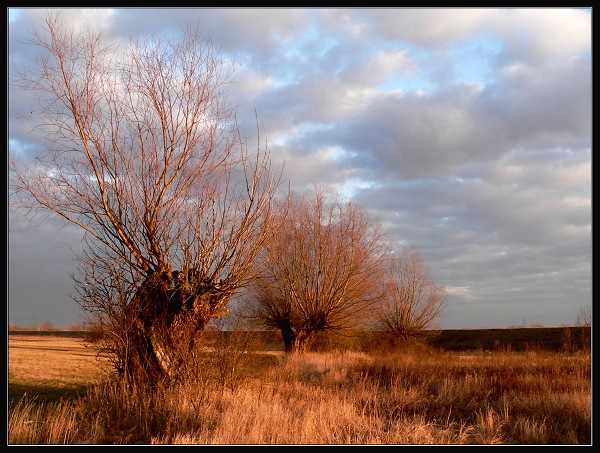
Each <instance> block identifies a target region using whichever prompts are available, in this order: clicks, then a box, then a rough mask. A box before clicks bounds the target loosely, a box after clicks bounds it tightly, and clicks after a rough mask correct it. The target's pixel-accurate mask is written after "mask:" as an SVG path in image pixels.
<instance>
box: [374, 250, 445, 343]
mask: <svg viewBox="0 0 600 453" xmlns="http://www.w3.org/2000/svg"><path fill="white" fill-rule="evenodd" d="M446 302H447V292H446V289H445V288H444V287H443V286H442V285H438V284H436V283H435V282H434V281H433V279H432V277H431V275H430V273H429V270H428V268H427V265H426V264H425V262H424V261H423V258H422V256H421V254H420V253H419V252H418V251H417V250H416V249H415V248H414V247H412V246H410V247H406V248H404V249H403V250H402V254H401V255H400V256H392V257H391V258H390V260H389V266H388V268H387V274H386V283H385V296H384V297H383V298H382V299H381V301H380V303H379V304H378V306H377V315H376V318H377V321H378V324H379V325H380V327H381V328H382V329H383V330H384V331H385V332H386V333H387V334H389V335H390V336H391V337H392V338H395V339H398V340H400V341H407V340H409V339H411V338H419V337H425V336H430V335H432V334H433V333H434V331H433V330H431V329H430V328H431V327H433V322H434V321H435V320H436V318H437V317H438V316H439V315H440V313H441V312H442V310H443V308H444V307H445V305H446Z"/></svg>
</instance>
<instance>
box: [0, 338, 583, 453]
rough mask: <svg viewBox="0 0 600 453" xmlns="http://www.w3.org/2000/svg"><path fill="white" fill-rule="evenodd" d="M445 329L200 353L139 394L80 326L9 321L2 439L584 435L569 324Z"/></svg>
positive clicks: (376, 439) (517, 441)
mask: <svg viewBox="0 0 600 453" xmlns="http://www.w3.org/2000/svg"><path fill="white" fill-rule="evenodd" d="M486 330H487V329H486ZM490 330H495V329H490ZM500 330H502V333H503V334H506V335H510V333H511V331H513V329H500ZM530 330H532V331H533V330H536V329H530ZM448 332H450V333H447V334H445V337H444V334H443V333H442V335H440V336H438V337H436V341H437V342H438V346H436V347H432V346H423V347H412V348H406V349H402V348H400V349H398V350H394V351H387V352H382V351H379V352H377V353H365V352H357V351H354V352H352V351H346V352H343V351H331V352H320V353H306V354H301V355H290V356H286V355H285V354H283V353H282V352H281V351H277V350H276V349H277V342H276V338H271V339H270V340H269V341H267V342H266V343H263V344H267V346H268V347H267V349H271V350H269V351H262V352H261V351H258V352H251V351H250V352H249V353H248V354H245V355H244V357H242V360H238V361H237V362H236V364H237V365H236V368H235V370H233V369H224V368H223V366H224V365H223V364H225V363H228V362H227V361H224V360H214V361H208V362H206V366H203V367H201V368H199V371H198V375H197V376H196V378H195V379H194V380H193V381H190V382H186V383H182V385H181V386H176V387H172V388H169V389H163V390H161V391H160V392H154V393H152V394H142V395H137V396H134V395H127V394H124V393H123V392H121V391H119V389H118V387H116V386H115V385H114V384H110V383H107V382H106V381H104V378H105V377H106V373H107V371H109V370H108V367H107V366H106V363H103V362H101V361H98V360H96V354H95V352H94V351H93V350H91V349H89V348H86V347H85V346H84V344H83V343H82V341H81V338H80V337H79V338H78V337H77V336H73V335H72V334H64V335H63V334H61V333H56V332H55V333H52V332H44V333H39V332H36V333H33V332H28V333H27V334H26V333H14V334H13V333H11V334H10V335H9V338H8V340H9V351H8V362H9V363H8V381H9V382H8V384H9V385H8V390H9V392H8V393H9V403H10V406H9V426H8V443H9V444H11V445H13V444H93V445H97V444H102V445H104V444H106V445H129V444H218V445H221V444H226V445H229V444H257V445H261V444H326V445H329V444H361V445H363V444H367V445H371V444H397V445H409V444H410V445H424V444H439V445H446V444H460V445H463V444H465V445H466V444H481V445H491V444H509V445H532V444H542V445H587V444H590V443H591V354H590V351H589V349H588V350H585V349H584V350H578V349H577V348H575V347H574V344H573V343H574V342H575V339H576V338H577V335H578V331H570V333H568V334H565V333H564V331H563V329H562V328H557V329H556V330H555V331H553V332H551V333H553V334H554V336H553V335H549V334H548V332H544V331H543V330H536V331H535V332H529V333H528V334H527V333H526V332H517V333H518V335H517V336H516V337H513V338H517V337H518V338H520V340H519V341H521V343H519V344H521V346H514V347H513V346H512V345H511V343H510V342H508V343H504V341H505V339H506V338H507V337H503V336H502V338H504V339H501V338H500V337H501V335H500V333H499V332H495V335H492V334H491V332H489V331H486V332H483V331H480V332H479V334H480V337H479V339H477V340H475V336H474V333H473V331H467V332H468V334H465V332H464V331H448ZM512 333H513V334H514V333H515V332H512ZM542 334H543V335H542ZM61 335H62V336H61ZM67 335H71V336H67ZM490 335H491V336H490ZM554 337H558V338H561V339H562V340H563V345H562V346H561V347H560V348H559V349H560V350H559V351H557V352H556V351H553V350H552V349H553V348H555V346H551V345H553V344H554V340H552V341H550V340H551V338H554ZM442 338H445V340H444V342H445V343H444V342H442V341H441V339H442ZM469 338H470V340H468V339H469ZM542 338H543V339H545V341H547V342H548V345H549V346H548V349H544V348H543V344H544V343H542V342H539V341H537V340H539V339H542ZM534 339H537V340H536V341H534ZM267 340H268V339H267ZM441 343H444V344H446V345H447V348H446V349H444V348H442V347H441V346H439V344H441ZM488 345H489V348H488V347H487V346H488ZM273 349H275V350H273ZM212 354H215V353H214V352H213V353H212ZM217 354H218V353H217ZM94 384H95V385H94Z"/></svg>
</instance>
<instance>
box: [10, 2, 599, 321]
mask: <svg viewBox="0 0 600 453" xmlns="http://www.w3.org/2000/svg"><path fill="white" fill-rule="evenodd" d="M13 11H14V10H13ZM65 13H66V14H67V15H68V19H69V21H72V22H73V23H74V24H77V26H79V27H83V28H85V27H89V30H96V31H101V32H102V33H103V35H104V36H106V37H107V38H109V39H112V40H117V39H127V38H128V37H130V36H137V34H138V33H150V34H156V35H161V34H164V33H170V34H173V35H174V36H177V35H178V34H179V33H181V29H182V27H185V26H187V25H192V26H195V25H198V26H199V27H200V30H201V31H202V32H203V33H206V34H210V36H211V39H212V42H213V44H215V45H216V46H217V47H218V48H220V49H221V51H222V55H223V56H224V57H225V58H231V59H234V60H235V61H236V62H237V63H239V65H240V66H239V69H238V70H237V72H236V74H235V79H234V81H233V83H232V84H231V86H230V90H229V94H230V95H231V99H232V101H233V102H234V103H235V104H237V105H239V111H238V113H239V122H240V125H241V127H242V133H243V136H244V137H246V138H247V139H248V141H249V143H250V144H253V143H255V140H256V135H257V133H258V130H257V126H258V128H259V129H260V133H261V137H262V138H263V139H266V140H267V142H268V146H269V148H270V150H271V153H272V156H273V161H274V162H275V163H276V164H284V163H285V170H284V175H285V177H286V178H288V179H289V181H290V184H291V185H292V187H294V188H297V189H298V188H302V187H305V186H309V185H311V184H312V183H319V184H325V185H330V186H332V187H334V188H337V189H339V190H342V191H343V192H344V194H345V195H347V196H352V197H353V198H354V199H355V200H356V201H358V202H360V203H362V204H364V205H365V207H366V208H367V209H368V210H369V211H370V212H371V213H372V214H373V216H374V217H376V218H379V219H380V220H381V221H382V222H383V224H384V226H385V228H386V231H387V232H388V235H389V237H390V239H391V241H393V243H394V244H396V245H397V246H398V247H401V246H403V245H407V244H412V245H414V246H416V248H417V249H418V250H419V251H420V252H421V253H422V255H423V257H424V259H425V260H426V262H427V264H428V265H429V267H430V271H431V273H432V275H433V276H434V277H435V278H436V279H437V280H438V281H439V282H440V283H441V284H443V285H445V286H446V287H447V288H448V289H449V290H450V300H449V304H448V307H447V310H446V313H445V315H444V317H443V319H442V326H443V327H446V328H460V327H503V326H511V325H517V324H522V323H523V320H524V319H525V320H527V321H528V322H530V323H541V324H545V325H561V324H565V323H573V322H575V319H576V316H577V313H578V310H579V308H580V307H581V306H584V305H590V304H591V282H592V278H591V261H592V257H591V245H592V230H591V219H592V213H591V207H592V201H591V184H592V171H591V168H592V167H591V157H592V121H591V119H592V77H591V76H592V61H591V56H592V52H591V42H592V41H591V9H578V8H113V9H109V8H106V9H88V10H83V9H78V8H71V9H67V10H66V11H65ZM44 15H45V10H42V9H35V8H31V9H23V10H18V14H14V13H12V14H11V17H12V18H14V19H11V22H10V23H9V33H8V36H9V42H8V51H9V61H8V64H9V72H10V73H11V74H14V72H15V70H16V68H22V67H24V66H27V65H29V64H30V63H31V62H32V61H33V57H34V56H35V54H34V53H33V51H34V49H32V48H31V46H26V45H24V44H22V41H23V40H24V39H26V38H27V33H28V32H29V31H30V30H31V29H32V27H33V26H34V25H35V26H39V25H40V20H41V18H43V17H44ZM8 95H9V96H8V99H9V101H8V103H9V105H8V135H9V150H10V152H11V153H13V152H15V153H18V152H20V153H25V154H24V155H30V154H31V153H33V152H37V151H39V150H40V149H41V148H42V146H43V144H44V142H43V141H42V139H41V137H40V136H35V135H32V126H34V125H36V121H37V119H36V118H35V117H32V116H31V115H30V112H31V111H32V110H33V109H32V108H30V106H31V105H33V104H32V103H33V102H34V99H33V98H32V93H31V92H24V91H22V90H19V89H17V88H16V87H15V86H14V85H10V86H9V93H8ZM256 115H257V116H256ZM257 121H258V124H257ZM28 234H32V235H33V233H31V232H29V233H26V232H24V233H23V235H28ZM11 236H12V233H11ZM34 236H35V237H34ZM34 236H27V237H28V238H29V239H26V238H25V236H23V237H20V236H19V237H18V238H17V237H15V238H12V237H11V239H10V243H9V245H10V249H11V266H12V267H13V269H20V271H23V269H30V270H31V272H33V273H36V272H38V273H39V272H43V271H40V270H39V267H38V266H39V264H38V263H36V262H35V260H34V259H32V255H31V253H30V252H28V251H27V250H31V249H28V248H27V246H26V243H27V241H28V240H30V241H31V243H32V244H34V243H35V244H39V242H38V241H43V240H44V239H43V238H45V237H49V236H46V231H45V230H44V231H43V232H42V231H40V230H38V232H37V233H35V235H34ZM46 244H50V243H48V242H46ZM51 249H52V247H51V246H49V245H48V248H47V249H46V250H47V251H46V252H45V253H48V254H50V255H51V254H52V251H51ZM40 250H42V249H41V248H40ZM58 256H61V262H62V263H63V264H64V265H66V266H71V268H72V264H73V263H71V262H68V261H64V260H66V259H67V258H66V257H64V256H63V255H62V254H60V253H59V254H57V257H58ZM56 269H60V270H61V272H62V271H65V269H64V268H62V267H60V266H56ZM10 279H11V280H10V281H11V282H12V283H13V288H14V285H15V284H16V283H15V282H16V281H17V277H16V276H15V274H12V275H11V276H10ZM19 285H20V284H19ZM18 288H21V289H19V290H18V291H17V290H16V289H14V290H11V292H10V294H9V305H10V307H11V311H12V313H11V316H13V314H14V315H15V316H16V314H15V313H16V311H15V310H17V308H16V307H18V305H19V301H20V298H21V297H23V296H22V294H21V292H20V291H21V290H22V288H23V285H21V286H18ZM62 288H63V289H58V288H57V289H56V290H55V293H56V294H60V296H59V298H61V297H63V298H64V294H65V293H67V292H68V290H69V288H68V285H67V288H66V289H65V284H63V286H62ZM27 297H29V296H27ZM31 297H33V296H31ZM37 303H43V301H41V300H38V302H37Z"/></svg>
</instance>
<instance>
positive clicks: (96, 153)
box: [10, 15, 279, 383]
mask: <svg viewBox="0 0 600 453" xmlns="http://www.w3.org/2000/svg"><path fill="white" fill-rule="evenodd" d="M44 31H45V33H42V32H39V31H34V33H33V34H32V39H31V41H30V43H31V44H33V45H35V46H37V47H38V49H39V50H40V54H39V57H38V63H39V64H38V66H37V69H35V70H34V71H22V72H20V73H18V76H17V83H18V85H19V86H20V87H21V88H23V89H27V90H35V91H36V92H38V93H39V94H40V100H41V106H42V110H41V114H42V118H43V120H41V121H40V122H39V123H38V125H39V126H40V127H42V128H43V129H44V130H45V131H46V132H47V134H48V135H47V137H48V140H49V141H48V143H49V146H48V147H47V149H46V151H45V152H44V153H43V154H40V155H38V156H37V157H36V159H35V162H34V163H33V165H31V164H30V165H27V164H26V163H25V162H17V160H16V159H15V158H14V156H11V163H10V187H11V204H13V206H15V207H21V208H25V209H27V210H30V212H32V213H36V212H42V213H45V214H47V215H48V216H49V217H53V218H59V219H62V220H64V221H66V222H68V223H71V224H74V225H76V226H78V227H80V228H81V229H82V230H83V231H84V232H85V237H86V242H85V243H86V248H85V251H84V253H83V254H82V255H81V256H80V259H81V260H83V263H84V265H83V266H82V277H81V279H79V280H78V284H79V289H80V291H79V296H78V300H79V302H80V303H81V305H82V307H83V308H84V309H87V310H88V311H90V312H91V313H94V314H96V315H97V316H96V318H97V319H101V318H102V317H104V318H105V319H109V320H110V321H111V324H110V325H109V326H107V329H108V330H113V333H114V334H115V335H121V334H122V333H123V332H121V330H128V333H129V338H132V339H133V340H132V343H131V344H130V345H129V346H128V353H127V354H128V355H130V356H131V357H133V358H131V359H129V358H128V359H127V360H124V361H123V363H125V364H126V365H127V366H129V367H134V368H135V369H131V370H129V372H128V373H125V374H126V375H130V376H134V375H135V376H144V377H145V379H146V380H148V381H150V382H152V383H156V382H158V381H160V380H162V379H165V378H167V377H168V376H171V377H172V376H173V375H174V374H176V373H177V370H178V367H179V366H183V365H182V363H183V361H182V359H184V358H185V356H186V354H188V353H190V352H191V351H193V349H194V344H195V342H196V340H197V338H198V336H199V335H200V333H201V332H202V331H203V329H204V328H205V326H206V324H207V323H208V322H209V321H210V320H211V319H212V318H213V317H215V316H219V315H220V314H222V313H224V312H225V309H226V306H227V304H228V302H229V301H230V299H231V298H232V296H233V295H234V293H235V292H236V291H238V290H239V289H240V288H241V287H243V286H244V285H246V284H247V283H248V281H249V280H250V279H251V273H250V270H251V267H252V264H253V262H254V260H255V258H256V256H257V254H258V251H259V250H260V248H261V247H262V246H263V244H264V242H265V240H266V239H267V238H268V237H269V235H270V233H271V229H272V225H273V224H272V201H273V197H274V196H275V194H276V191H277V189H278V186H279V175H278V174H277V173H274V172H273V171H272V170H271V162H270V155H269V152H268V149H267V148H266V147H264V148H263V147H262V145H261V139H260V133H259V134H258V138H257V148H256V151H251V150H249V148H248V146H247V142H246V141H245V139H244V138H243V137H241V134H240V130H239V127H238V125H237V122H236V110H235V108H233V107H232V106H231V104H230V102H229V100H228V98H227V95H226V92H227V91H226V90H227V85H228V84H229V83H230V82H231V80H232V77H233V74H234V71H235V65H234V64H233V63H231V62H228V61H226V60H223V59H222V58H221V57H220V56H219V53H218V51H217V50H216V49H215V48H214V47H213V45H212V43H211V41H210V39H208V38H204V37H202V36H201V35H200V34H199V32H198V30H197V29H193V28H188V29H186V30H184V36H183V39H181V40H177V39H174V38H169V37H161V38H156V39H154V38H150V37H142V38H138V39H136V40H131V41H130V42H129V45H127V46H125V48H123V49H121V48H118V47H112V46H109V45H107V44H104V42H103V40H102V38H101V36H100V35H96V34H93V33H89V32H81V33H75V32H74V31H73V29H71V28H69V27H68V26H67V25H66V24H65V23H64V22H63V21H62V20H61V18H60V16H59V15H49V16H47V18H46V22H45V30H44ZM257 129H258V128H257ZM100 314H101V315H102V316H100Z"/></svg>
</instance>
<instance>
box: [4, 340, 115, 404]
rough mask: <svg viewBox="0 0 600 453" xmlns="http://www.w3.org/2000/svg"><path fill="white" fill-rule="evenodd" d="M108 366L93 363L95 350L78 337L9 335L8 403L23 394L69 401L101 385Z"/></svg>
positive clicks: (16, 399) (97, 362) (43, 398)
mask: <svg viewBox="0 0 600 453" xmlns="http://www.w3.org/2000/svg"><path fill="white" fill-rule="evenodd" d="M106 372H108V368H107V367H105V366H104V367H103V366H102V362H99V361H97V360H96V351H94V350H93V349H91V348H86V347H85V346H84V345H83V342H82V340H81V339H79V338H63V337H58V336H38V335H15V336H13V335H9V337H8V382H9V394H8V398H9V402H10V401H13V402H14V401H18V400H19V399H21V398H22V397H23V396H24V395H25V394H29V395H30V396H31V395H34V396H36V397H37V398H38V399H42V400H57V399H60V398H61V397H67V398H72V397H74V396H76V395H78V394H81V393H82V392H85V390H86V388H87V387H88V386H89V385H90V384H91V383H94V382H100V381H101V380H102V379H103V378H104V376H105V374H106Z"/></svg>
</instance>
